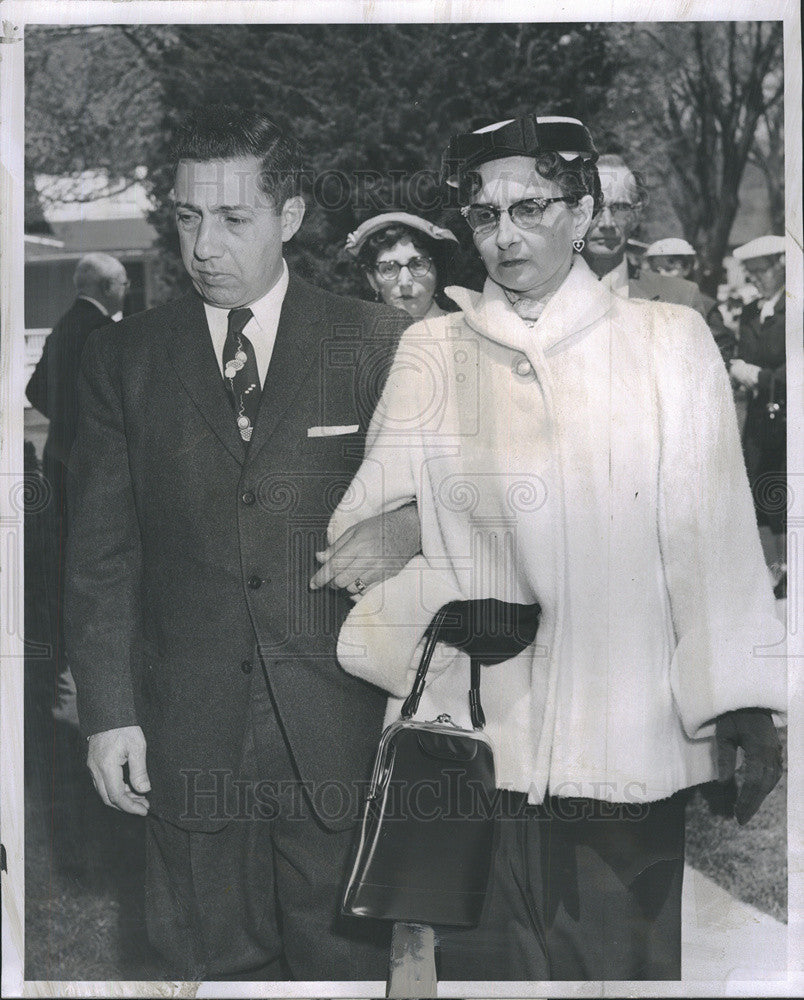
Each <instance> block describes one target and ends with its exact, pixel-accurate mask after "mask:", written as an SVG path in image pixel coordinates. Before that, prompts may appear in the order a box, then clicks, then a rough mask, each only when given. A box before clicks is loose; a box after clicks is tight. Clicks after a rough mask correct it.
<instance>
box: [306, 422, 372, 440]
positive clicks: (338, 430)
mask: <svg viewBox="0 0 804 1000" xmlns="http://www.w3.org/2000/svg"><path fill="white" fill-rule="evenodd" d="M359 430H360V424H344V425H343V426H338V425H336V426H333V427H308V428H307V437H308V438H323V437H336V436H337V435H338V434H354V433H355V431H359Z"/></svg>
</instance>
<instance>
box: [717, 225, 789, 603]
mask: <svg viewBox="0 0 804 1000" xmlns="http://www.w3.org/2000/svg"><path fill="white" fill-rule="evenodd" d="M734 257H735V259H736V260H738V261H740V263H741V264H742V266H743V269H744V271H745V274H746V278H747V280H748V281H750V282H751V283H752V284H753V285H755V286H756V288H757V291H758V292H759V296H760V297H759V298H758V299H757V300H756V301H754V302H751V303H749V304H748V305H746V306H745V308H744V309H743V311H742V315H741V316H740V332H739V342H738V346H737V356H736V357H735V359H734V360H733V361H732V362H731V364H730V366H729V374H730V375H731V378H732V381H733V382H734V383H735V384H736V385H738V386H740V387H741V388H742V389H743V390H744V392H745V394H746V396H747V408H746V417H745V426H744V428H743V451H744V454H745V464H746V468H747V469H748V478H749V480H750V482H751V489H752V491H753V494H754V505H755V508H756V515H757V523H758V524H759V526H760V537H761V538H762V540H763V547H764V549H765V556H766V559H767V562H768V564H769V566H770V567H771V573H772V575H773V577H774V583H775V584H776V588H775V589H776V594H777V596H778V597H783V596H785V595H786V592H787V555H786V551H787V502H786V501H787V486H786V470H787V409H786V403H787V394H786V389H787V385H786V373H787V368H786V359H785V305H786V303H785V240H784V237H783V236H760V237H759V238H758V239H755V240H751V242H750V243H746V244H744V245H743V246H741V247H737V249H736V250H735V251H734Z"/></svg>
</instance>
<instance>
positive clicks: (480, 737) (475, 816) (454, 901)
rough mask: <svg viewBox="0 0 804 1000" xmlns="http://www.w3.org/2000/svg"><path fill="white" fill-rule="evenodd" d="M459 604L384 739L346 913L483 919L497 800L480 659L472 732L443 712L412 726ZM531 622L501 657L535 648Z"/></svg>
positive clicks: (438, 623)
mask: <svg viewBox="0 0 804 1000" xmlns="http://www.w3.org/2000/svg"><path fill="white" fill-rule="evenodd" d="M486 603H487V604H488V603H489V602H486ZM492 603H494V604H497V605H499V606H500V607H505V608H524V607H526V606H524V605H502V603H501V602H492ZM467 604H471V602H467ZM456 606H458V605H452V606H451V605H445V607H444V608H442V609H441V610H440V611H439V612H438V613H437V615H436V616H435V617H434V619H433V621H432V623H431V626H430V628H429V630H428V633H427V640H426V642H425V646H424V650H423V652H422V656H421V661H420V663H419V668H418V671H417V673H416V678H415V680H414V683H413V687H412V689H411V693H410V694H409V695H408V698H407V699H406V701H405V702H404V704H403V706H402V712H401V718H400V719H399V720H398V721H396V722H393V723H392V724H391V725H389V726H388V727H387V728H386V729H385V731H384V732H383V734H382V737H381V739H380V745H379V748H378V750H377V757H376V760H375V763H374V771H373V775H372V778H371V784H370V786H369V792H368V798H367V801H366V806H365V809H364V813H363V821H362V826H361V829H360V839H359V843H358V848H357V853H356V856H355V861H354V865H353V868H352V873H351V876H350V878H349V882H348V885H347V888H346V892H345V895H344V900H343V905H342V909H343V912H344V913H346V914H348V915H351V916H359V917H374V918H378V919H382V920H399V921H405V922H413V923H424V924H450V925H454V926H457V927H474V926H476V925H477V924H478V923H479V921H480V913H481V910H482V907H483V900H484V898H485V893H486V885H487V882H488V877H489V872H490V869H491V861H492V849H493V842H494V815H493V814H494V805H495V796H496V782H495V773H494V754H493V751H492V748H491V743H490V742H489V740H488V737H487V736H486V735H485V734H484V733H483V731H482V730H483V725H484V724H485V720H484V718H483V709H482V706H481V704H480V662H481V660H480V659H478V658H477V657H475V656H472V671H471V688H470V694H469V707H470V716H471V720H472V726H473V728H472V729H471V730H469V729H463V728H461V727H460V726H457V725H456V724H455V723H454V722H453V721H452V719H451V718H450V717H449V715H439V716H438V718H437V719H436V720H435V721H433V722H415V721H413V719H412V717H413V715H414V714H415V712H416V710H417V708H418V706H419V701H420V699H421V696H422V692H423V691H424V684H425V680H426V677H427V670H428V667H429V666H430V660H431V659H432V656H433V651H434V649H435V646H436V643H437V642H438V641H439V638H440V633H441V631H442V630H443V631H444V632H445V633H448V632H449V619H450V608H451V607H456ZM533 607H534V608H538V605H534V606H533ZM453 620H454V615H453ZM537 624H538V613H537V614H536V618H535V622H533V623H532V634H529V635H528V636H527V637H526V641H521V640H520V637H519V636H516V637H515V639H514V644H513V645H512V644H511V642H510V638H509V639H508V641H507V645H508V647H509V648H508V649H507V650H506V653H505V655H503V656H502V659H507V658H508V657H510V656H512V655H514V653H515V652H518V651H519V650H521V649H523V648H524V647H525V646H526V645H528V644H529V642H531V641H533V638H534V636H535V629H536V627H537ZM503 645H505V642H503ZM495 659H496V660H499V657H496V658H492V657H491V656H485V655H484V656H483V660H488V662H495Z"/></svg>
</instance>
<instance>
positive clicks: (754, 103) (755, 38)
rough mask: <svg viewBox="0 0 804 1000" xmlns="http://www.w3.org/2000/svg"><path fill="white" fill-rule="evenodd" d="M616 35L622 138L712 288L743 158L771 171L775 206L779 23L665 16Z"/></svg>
mask: <svg viewBox="0 0 804 1000" xmlns="http://www.w3.org/2000/svg"><path fill="white" fill-rule="evenodd" d="M618 32H619V42H620V45H621V52H622V63H623V67H624V69H623V77H622V78H621V80H622V81H623V82H624V86H623V87H622V88H621V89H620V90H619V92H618V94H617V108H618V111H619V114H620V117H621V120H622V123H623V128H622V130H621V133H620V134H621V139H622V140H624V145H625V146H626V148H627V149H629V150H631V151H632V157H633V159H634V160H635V161H636V162H637V165H638V166H641V167H643V170H644V172H645V173H646V174H647V175H648V176H653V177H654V178H655V179H656V180H657V181H658V184H659V185H661V187H662V188H663V194H666V195H667V197H668V198H669V200H670V202H671V203H672V206H673V208H674V210H675V213H676V215H677V216H678V219H679V221H680V223H681V225H682V228H683V231H684V236H685V237H686V238H687V239H688V240H689V241H690V242H691V243H693V244H694V245H695V246H696V248H697V249H698V250H699V253H700V254H701V256H702V258H703V261H704V267H705V270H706V271H708V273H709V276H710V282H711V284H712V285H714V284H716V283H717V280H718V276H719V273H720V270H721V264H722V261H723V258H724V256H725V255H726V252H727V250H728V239H729V233H730V232H731V228H732V225H733V224H734V219H735V216H736V215H737V212H738V209H739V197H738V194H739V188H740V183H741V181H742V178H743V173H744V171H745V166H746V163H747V162H748V160H749V157H751V156H754V157H756V158H757V161H758V162H759V163H760V165H762V164H763V163H764V165H765V169H766V171H767V172H768V173H769V174H771V175H772V177H773V182H774V183H775V185H776V209H777V215H778V213H779V212H780V211H781V204H782V203H783V192H782V183H783V170H782V169H781V158H782V149H783V147H782V145H781V144H780V140H781V123H780V118H779V116H780V114H781V111H780V109H781V105H782V95H783V82H784V81H783V72H782V23H781V22H780V21H755V22H735V21H729V22H712V23H686V24H670V23H668V24H657V25H650V26H644V25H637V26H627V27H625V28H620V29H618ZM763 151H764V152H763ZM778 221H779V220H778V218H777V223H778Z"/></svg>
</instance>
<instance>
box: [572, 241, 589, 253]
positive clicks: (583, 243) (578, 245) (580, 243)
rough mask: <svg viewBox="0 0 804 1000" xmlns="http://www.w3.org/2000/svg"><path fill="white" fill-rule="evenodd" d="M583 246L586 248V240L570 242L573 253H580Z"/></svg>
mask: <svg viewBox="0 0 804 1000" xmlns="http://www.w3.org/2000/svg"><path fill="white" fill-rule="evenodd" d="M585 246H586V240H573V241H572V247H573V249H574V250H575V253H580V252H581V250H583V248H584V247H585Z"/></svg>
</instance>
